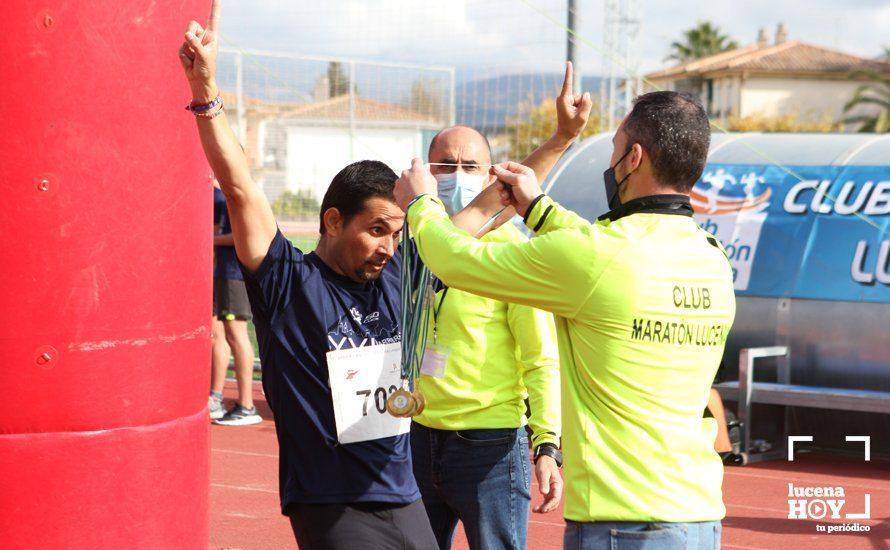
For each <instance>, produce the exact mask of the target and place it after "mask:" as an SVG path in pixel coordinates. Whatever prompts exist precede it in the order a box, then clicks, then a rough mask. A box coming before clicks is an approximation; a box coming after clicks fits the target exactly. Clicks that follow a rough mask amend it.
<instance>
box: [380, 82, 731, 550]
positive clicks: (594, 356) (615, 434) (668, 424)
mask: <svg viewBox="0 0 890 550" xmlns="http://www.w3.org/2000/svg"><path fill="white" fill-rule="evenodd" d="M709 143H710V129H709V124H708V118H707V115H706V114H705V112H704V110H703V109H702V107H701V105H700V104H699V103H698V102H697V101H696V100H695V99H693V98H691V97H689V96H684V95H682V94H677V93H675V92H654V93H650V94H645V95H643V96H641V97H640V98H638V99H637V101H636V102H635V104H634V108H633V110H632V111H631V113H630V114H629V115H628V116H627V117H626V118H625V120H624V121H623V122H622V124H621V126H620V127H619V129H618V130H617V132H616V133H615V136H614V138H613V144H614V150H613V154H612V159H611V162H610V165H611V166H610V168H609V169H608V170H607V171H606V173H605V175H604V176H605V184H606V195H607V197H609V201H610V207H611V208H612V209H611V211H610V212H608V213H607V214H605V215H604V216H602V217H601V218H600V219H599V220H597V221H596V222H595V223H589V222H587V221H586V220H584V219H582V218H581V217H579V216H577V215H576V214H574V213H573V212H570V211H568V210H565V209H564V208H562V207H561V206H559V205H558V204H557V203H555V202H554V201H553V200H551V199H550V198H549V197H547V196H545V195H544V194H543V193H542V192H541V189H540V187H539V185H538V183H537V181H536V179H535V177H534V173H533V172H532V171H531V170H529V169H528V168H526V167H523V166H521V165H518V164H515V163H505V164H503V165H499V166H496V167H495V173H496V175H497V177H498V180H499V183H498V184H497V185H498V186H499V193H500V195H501V199H502V200H503V201H504V202H505V203H508V204H511V205H513V206H514V207H515V208H516V210H517V212H519V213H520V214H521V215H523V217H524V221H525V223H526V225H527V226H528V227H529V228H531V229H532V230H533V231H535V233H536V234H537V236H536V238H534V239H531V240H530V241H528V242H525V243H486V242H479V241H478V240H476V239H473V238H472V237H471V236H469V235H467V234H466V233H464V232H462V231H460V230H458V229H456V228H455V227H454V225H453V224H452V223H451V222H450V221H449V220H448V217H447V215H446V213H445V211H444V209H443V208H442V205H441V202H440V201H439V200H438V199H437V198H436V197H435V192H436V181H435V179H434V178H432V176H431V175H430V174H429V172H428V170H427V168H426V167H425V166H424V165H423V164H422V163H421V162H420V161H418V160H415V162H414V164H413V166H412V168H411V169H410V170H407V171H405V172H403V174H402V177H401V178H400V180H399V182H397V185H396V200H397V201H398V203H399V206H400V207H402V208H403V209H404V210H405V211H406V212H407V215H408V223H409V224H410V227H411V230H412V232H413V233H414V235H415V238H416V240H417V243H418V247H419V250H420V255H421V257H422V258H423V260H424V262H425V263H426V265H427V266H429V268H430V269H431V270H432V271H433V273H435V274H436V275H437V276H438V277H440V278H441V279H442V281H443V282H444V283H445V284H447V285H449V286H450V287H452V288H459V289H463V290H466V291H469V292H473V293H475V294H479V295H481V296H486V297H489V298H492V299H497V300H506V301H511V302H515V303H519V304H524V305H529V306H532V307H537V308H540V309H544V310H547V311H551V312H553V313H555V314H556V316H557V332H558V337H559V352H560V365H561V369H562V410H563V414H562V416H563V445H564V448H565V456H566V464H565V468H566V507H565V517H566V520H567V528H566V534H565V544H566V547H567V548H584V549H588V548H590V549H593V548H630V547H633V548H643V549H646V548H714V547H715V545H719V541H720V520H721V519H722V518H723V516H724V514H725V508H724V506H723V502H722V495H721V483H722V473H723V470H722V463H721V461H720V457H719V456H718V455H717V453H716V452H714V449H713V441H714V437H715V435H716V426H715V425H714V423H713V422H712V421H711V419H703V418H702V415H701V411H702V409H703V408H704V407H705V404H706V403H707V400H708V391H709V388H710V384H711V381H712V380H713V378H714V373H715V372H716V370H717V367H718V365H719V362H720V358H721V356H722V354H723V349H724V346H725V342H726V337H727V333H728V332H729V329H730V327H731V325H732V321H733V319H734V315H735V297H734V293H733V286H732V270H731V267H730V264H729V261H728V259H727V258H726V256H725V253H724V251H723V250H722V248H721V247H720V244H719V243H718V242H717V241H716V240H715V239H714V238H713V237H712V236H711V235H709V234H708V233H706V232H705V231H703V230H702V229H700V228H699V227H698V226H697V225H696V223H695V221H694V220H693V218H692V208H691V206H690V203H689V197H688V193H689V191H690V190H691V188H692V186H693V185H694V184H695V182H696V180H697V179H698V178H699V177H700V176H701V173H702V170H703V169H704V165H705V161H706V158H707V152H708V147H709Z"/></svg>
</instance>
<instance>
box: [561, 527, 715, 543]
mask: <svg viewBox="0 0 890 550" xmlns="http://www.w3.org/2000/svg"><path fill="white" fill-rule="evenodd" d="M720 532H721V526H720V522H719V521H705V522H700V523H632V522H623V521H616V522H607V521H597V522H590V523H582V522H577V521H570V520H566V531H565V537H564V538H563V549H564V550H715V549H719V548H720Z"/></svg>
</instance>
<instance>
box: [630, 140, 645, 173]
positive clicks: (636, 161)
mask: <svg viewBox="0 0 890 550" xmlns="http://www.w3.org/2000/svg"><path fill="white" fill-rule="evenodd" d="M628 157H629V158H630V169H629V170H628V172H634V171H636V170H637V168H639V167H640V165H641V164H642V163H643V146H642V145H640V144H639V143H634V144H633V145H632V146H631V148H630V154H629V155H628Z"/></svg>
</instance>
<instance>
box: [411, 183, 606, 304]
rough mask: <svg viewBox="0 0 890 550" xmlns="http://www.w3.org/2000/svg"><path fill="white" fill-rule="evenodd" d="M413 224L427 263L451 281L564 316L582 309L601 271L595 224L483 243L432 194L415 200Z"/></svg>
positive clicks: (444, 278) (498, 298)
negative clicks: (520, 240) (454, 221)
mask: <svg viewBox="0 0 890 550" xmlns="http://www.w3.org/2000/svg"><path fill="white" fill-rule="evenodd" d="M539 202H540V201H539ZM554 204H555V203H554ZM408 224H409V226H410V228H411V232H412V233H413V234H414V236H415V240H416V243H417V248H418V250H419V252H420V257H421V258H422V259H423V262H424V264H425V265H426V266H427V267H429V268H430V271H432V272H433V273H434V274H435V275H436V276H437V277H439V279H441V280H442V282H444V283H445V284H446V285H448V286H451V287H455V288H458V289H461V290H465V291H467V292H472V293H474V294H478V295H480V296H484V297H486V298H493V299H495V300H501V301H504V302H513V303H517V304H523V305H528V306H532V307H535V308H538V309H543V310H545V311H550V312H552V313H555V314H556V315H560V316H562V317H567V318H573V317H574V316H575V315H576V314H577V313H578V311H579V310H580V309H581V307H582V306H583V305H584V303H585V302H586V301H587V299H588V298H589V297H590V295H591V294H592V292H593V290H594V288H595V282H596V281H595V279H596V278H597V277H598V276H599V273H600V272H601V270H600V269H597V268H593V269H592V268H591V265H590V262H591V259H592V258H593V256H594V241H595V240H596V239H595V238H594V237H595V235H596V233H595V232H593V231H591V230H590V229H591V226H588V227H586V228H579V229H578V230H575V231H571V230H566V231H556V230H554V231H551V232H548V234H546V235H543V236H540V237H537V238H535V239H531V240H530V241H527V242H523V243H487V242H480V241H478V240H477V239H474V238H473V237H471V236H470V235H469V234H468V233H466V232H465V231H461V230H460V229H458V228H456V227H455V226H454V224H452V223H451V220H450V219H449V218H448V215H447V213H446V212H445V208H444V206H442V203H441V202H440V201H439V200H438V199H437V198H435V197H432V196H425V197H422V198H420V199H418V200H416V201H415V202H414V203H413V204H412V205H411V207H410V208H409V209H408ZM554 229H555V228H554Z"/></svg>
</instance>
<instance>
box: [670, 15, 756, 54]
mask: <svg viewBox="0 0 890 550" xmlns="http://www.w3.org/2000/svg"><path fill="white" fill-rule="evenodd" d="M683 37H684V42H674V43H672V44H671V53H670V55H668V56H667V57H666V58H665V60H666V61H667V60H671V59H675V60H677V61H679V62H680V63H686V62H687V61H692V60H693V59H700V58H702V57H707V56H709V55H714V54H718V53H720V52H725V51H727V50H732V49H735V48H738V47H739V45H738V43H737V42H736V41H735V40H733V39H731V38H729V37H728V36H726V35H725V34H721V33H720V29H719V28H718V27H717V26H715V25H712V24H711V23H710V22H708V21H699V22H698V26H696V27H695V28H693V29H689V30H688V31H686V32H684V33H683Z"/></svg>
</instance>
